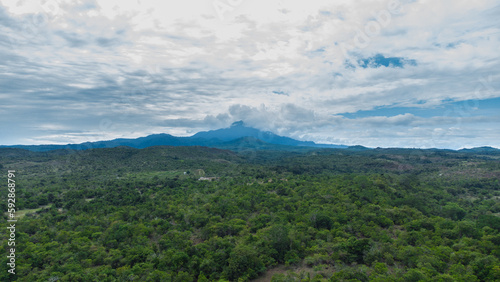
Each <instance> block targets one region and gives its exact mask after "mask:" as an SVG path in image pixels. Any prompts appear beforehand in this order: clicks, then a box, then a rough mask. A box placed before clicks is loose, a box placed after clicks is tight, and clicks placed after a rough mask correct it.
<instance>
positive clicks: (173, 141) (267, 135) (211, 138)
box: [0, 121, 347, 152]
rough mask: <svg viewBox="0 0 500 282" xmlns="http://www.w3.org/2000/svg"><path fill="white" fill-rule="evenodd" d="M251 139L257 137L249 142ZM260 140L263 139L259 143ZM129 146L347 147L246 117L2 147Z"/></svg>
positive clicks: (237, 149) (274, 148) (80, 148)
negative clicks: (182, 132)
mask: <svg viewBox="0 0 500 282" xmlns="http://www.w3.org/2000/svg"><path fill="white" fill-rule="evenodd" d="M249 140H255V141H254V142H251V143H248V141H249ZM257 143H260V144H259V145H258V146H257V147H256V145H257ZM121 146H127V147H132V148H138V149H143V148H147V147H152V146H207V147H214V148H220V149H230V150H236V151H242V150H248V149H252V150H255V149H257V150H269V149H272V150H282V151H297V150H303V149H307V148H347V146H344V145H333V144H316V143H314V142H312V141H299V140H295V139H292V138H289V137H284V136H279V135H276V134H274V133H272V132H269V131H261V130H259V129H256V128H252V127H248V126H246V125H245V123H244V122H243V121H239V122H235V123H233V124H232V125H231V126H230V127H229V128H221V129H217V130H210V131H203V132H198V133H196V134H195V135H193V136H190V137H176V136H172V135H170V134H165V133H161V134H152V135H149V136H145V137H139V138H135V139H134V138H119V139H113V140H108V141H96V142H85V143H81V144H67V145H50V144H49V145H13V146H0V148H2V147H3V148H20V149H26V150H30V151H35V152H45V151H52V150H88V149H96V148H116V147H121Z"/></svg>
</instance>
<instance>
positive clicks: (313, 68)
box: [0, 0, 500, 149]
mask: <svg viewBox="0 0 500 282" xmlns="http://www.w3.org/2000/svg"><path fill="white" fill-rule="evenodd" d="M498 15H500V4H499V2H498V1H497V0H477V1H470V0H469V1H460V0H437V1H436V0H435V1H430V0H417V1H415V0H413V1H410V0H400V1H394V0H380V1H378V0H371V1H369V0H365V1H349V0H345V1H343V0H328V1H326V0H325V1H321V0H308V1H299V0H281V1H280V0H251V1H250V0H184V1H146V0H129V1H123V0H121V1H109V0H102V1H96V0H81V1H73V0H71V1H70V0H47V1H36V0H33V1H13V0H0V37H1V38H2V40H0V121H1V123H0V144H3V145H11V144H67V143H80V142H85V141H96V140H109V139H113V138H119V137H139V136H146V135H149V134H153V133H169V134H172V135H177V136H190V135H192V134H194V133H196V132H198V131H202V130H210V129H217V128H222V127H227V126H229V125H230V124H231V123H232V122H234V121H238V120H244V121H245V122H246V124H248V125H250V126H253V127H255V128H259V129H261V130H269V131H273V132H275V133H277V134H280V135H284V136H289V137H292V138H296V139H300V140H312V141H316V142H322V143H334V144H346V145H353V144H361V145H365V146H371V147H377V146H380V147H396V146H397V147H420V148H430V147H436V148H453V149H456V148H463V147H474V146H485V145H488V146H494V147H498V148H500V111H499V110H500V51H499V46H500V17H499V16H498Z"/></svg>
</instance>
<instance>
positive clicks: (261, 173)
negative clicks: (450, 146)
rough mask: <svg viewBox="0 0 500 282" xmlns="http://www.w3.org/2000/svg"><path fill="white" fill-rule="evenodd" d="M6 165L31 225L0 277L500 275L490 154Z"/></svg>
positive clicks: (26, 156) (123, 155)
mask: <svg viewBox="0 0 500 282" xmlns="http://www.w3.org/2000/svg"><path fill="white" fill-rule="evenodd" d="M0 166H1V167H2V169H3V170H4V173H3V175H1V176H0V183H7V173H6V172H7V170H9V169H11V170H16V206H17V209H18V212H17V213H18V215H23V217H19V218H18V222H17V224H16V273H17V274H16V275H11V274H9V273H7V265H6V264H7V257H6V255H2V256H1V259H0V264H1V268H2V270H1V272H0V281H129V280H130V281H249V280H252V279H257V280H258V281H269V280H272V281H499V280H500V201H499V199H500V184H499V179H500V158H499V155H498V154H495V153H494V152H493V153H492V152H489V151H487V152H484V153H481V152H456V151H444V150H403V149H376V150H356V149H352V150H346V149H343V150H340V149H318V150H313V151H306V152H302V153H301V152H295V153H290V152H286V153H285V152H279V151H270V150H269V151H242V152H240V153H234V152H232V151H226V150H219V149H213V148H205V147H150V148H146V149H132V148H127V147H119V148H113V149H91V150H86V151H72V150H56V151H49V152H29V151H26V150H22V149H13V148H2V149H0ZM202 176H203V177H207V179H208V178H209V177H216V178H214V179H211V181H209V180H200V177H202ZM4 186H5V187H6V185H4ZM7 193H8V191H7V188H5V189H0V196H1V197H2V199H3V201H2V203H1V206H0V208H1V210H2V211H7V203H6V201H5V199H6V198H7ZM2 216H3V218H2V224H3V225H2V226H1V231H0V233H1V234H0V236H1V240H2V241H1V242H0V243H1V244H2V246H3V250H4V254H7V250H8V249H9V248H10V247H9V246H8V245H7V240H6V239H7V236H8V233H7V232H8V230H7V229H6V228H5V226H6V220H7V215H6V214H3V215H2ZM259 279H260V280H259Z"/></svg>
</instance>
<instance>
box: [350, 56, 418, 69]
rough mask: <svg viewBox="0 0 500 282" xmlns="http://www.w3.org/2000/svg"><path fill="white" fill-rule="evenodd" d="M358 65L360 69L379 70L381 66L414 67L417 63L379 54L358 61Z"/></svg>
mask: <svg viewBox="0 0 500 282" xmlns="http://www.w3.org/2000/svg"><path fill="white" fill-rule="evenodd" d="M358 64H359V66H360V67H362V68H379V67H382V66H384V67H393V68H402V67H404V66H405V65H411V66H416V65H417V62H416V61H415V60H407V59H405V58H400V57H384V56H383V55H381V54H377V55H375V56H373V57H370V58H366V59H361V60H359V61H358Z"/></svg>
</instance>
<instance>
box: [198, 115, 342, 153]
mask: <svg viewBox="0 0 500 282" xmlns="http://www.w3.org/2000/svg"><path fill="white" fill-rule="evenodd" d="M192 137H193V138H203V139H207V140H211V139H219V140H222V141H231V140H235V139H239V138H243V137H253V138H255V139H258V140H261V141H264V142H266V143H270V144H276V145H287V146H304V147H319V148H347V146H343V145H330V144H316V143H314V142H312V141H299V140H295V139H292V138H289V137H284V136H279V135H276V134H274V133H272V132H270V131H260V130H258V129H255V128H252V127H247V126H246V125H245V123H244V122H243V121H237V122H234V123H233V124H232V125H231V126H230V127H229V128H221V129H217V130H211V131H202V132H198V133H196V134H195V135H193V136H192Z"/></svg>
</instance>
